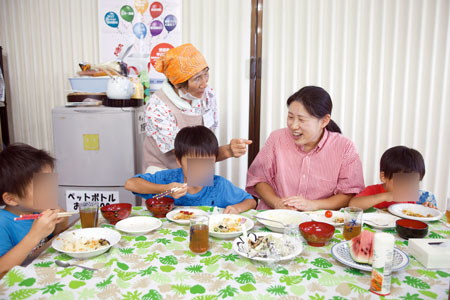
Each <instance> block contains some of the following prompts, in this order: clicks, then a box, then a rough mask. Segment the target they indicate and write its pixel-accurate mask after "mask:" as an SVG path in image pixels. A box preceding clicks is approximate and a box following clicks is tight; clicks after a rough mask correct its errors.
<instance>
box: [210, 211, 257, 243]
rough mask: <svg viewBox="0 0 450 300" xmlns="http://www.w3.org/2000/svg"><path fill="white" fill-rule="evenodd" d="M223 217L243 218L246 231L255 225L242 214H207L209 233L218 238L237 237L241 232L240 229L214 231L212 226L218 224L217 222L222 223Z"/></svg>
mask: <svg viewBox="0 0 450 300" xmlns="http://www.w3.org/2000/svg"><path fill="white" fill-rule="evenodd" d="M225 218H231V219H239V218H241V219H245V223H244V224H243V225H245V228H247V232H249V231H250V230H251V229H252V228H253V226H255V223H254V222H253V221H252V220H251V219H249V218H247V217H244V216H240V215H229V214H215V215H211V216H209V235H210V236H212V237H215V238H218V239H232V238H235V237H238V236H240V235H241V234H242V230H240V231H235V232H214V227H215V226H218V225H219V224H221V223H223V219H225Z"/></svg>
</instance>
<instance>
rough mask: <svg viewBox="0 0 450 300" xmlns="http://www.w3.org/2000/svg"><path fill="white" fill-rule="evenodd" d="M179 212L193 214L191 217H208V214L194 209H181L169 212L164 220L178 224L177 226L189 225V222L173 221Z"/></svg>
mask: <svg viewBox="0 0 450 300" xmlns="http://www.w3.org/2000/svg"><path fill="white" fill-rule="evenodd" d="M180 211H189V212H193V213H194V214H193V216H208V215H209V214H208V213H207V212H206V211H204V210H201V209H196V208H183V209H176V210H172V211H171V212H169V213H168V214H167V215H166V218H167V219H168V220H170V221H172V222H175V223H178V224H182V225H187V224H189V220H175V219H174V218H173V217H174V216H175V215H176V214H177V213H179V212H180Z"/></svg>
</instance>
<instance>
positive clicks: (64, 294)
mask: <svg viewBox="0 0 450 300" xmlns="http://www.w3.org/2000/svg"><path fill="white" fill-rule="evenodd" d="M200 208H201V209H203V210H207V211H212V208H210V207H200ZM256 213H257V211H255V210H252V211H248V212H246V213H244V214H243V215H246V216H250V217H251V216H253V215H255V214H256ZM134 215H144V216H145V215H150V213H149V212H148V211H147V210H146V209H145V208H143V207H134V208H133V212H132V216H134ZM100 224H101V226H103V227H112V226H111V225H109V224H107V223H106V222H105V221H104V220H103V219H101V221H100ZM429 226H430V230H429V235H428V237H432V238H449V237H450V229H449V228H447V227H446V226H445V224H444V223H443V222H440V221H437V222H430V223H429ZM76 228H80V225H79V223H77V224H75V225H74V226H73V228H70V229H69V230H71V229H76ZM366 228H369V229H370V227H366ZM188 229H189V228H188V226H183V225H178V224H176V223H172V222H170V221H168V220H166V219H163V225H162V227H161V228H160V229H158V230H156V231H153V232H151V233H149V234H147V235H142V236H129V235H125V234H122V239H121V241H120V242H119V244H117V245H116V246H115V247H113V248H111V250H110V251H108V252H107V253H105V254H103V255H100V256H97V257H94V258H91V259H87V260H75V259H72V258H70V257H68V256H66V255H64V254H61V253H58V252H57V251H56V250H54V249H53V248H51V247H50V248H48V249H47V250H46V251H45V252H44V253H42V254H41V255H40V256H39V257H38V258H37V259H36V260H35V261H34V262H33V263H32V264H30V265H29V266H27V267H25V268H24V267H15V268H13V269H12V270H10V271H9V272H8V273H7V274H6V275H5V276H4V277H3V279H2V280H1V281H0V298H1V299H127V300H133V299H145V300H157V299H199V300H200V299H204V300H206V299H245V300H251V299H308V300H344V299H348V300H353V299H365V300H367V299H399V300H418V299H424V300H427V299H437V300H442V299H447V297H448V288H449V281H450V270H449V269H446V270H427V269H425V268H424V267H423V266H422V265H421V264H420V263H419V262H418V261H416V260H415V259H414V258H413V257H411V256H410V265H409V266H408V267H407V268H406V269H405V270H403V271H400V272H395V273H393V275H392V288H391V295H389V296H387V297H385V298H383V297H379V296H376V295H375V294H372V293H371V292H369V290H368V289H369V282H370V273H368V272H364V271H359V270H356V269H352V268H349V267H346V266H345V265H342V264H341V263H339V262H337V261H336V260H334V259H333V257H332V256H331V254H330V249H331V246H332V245H333V244H335V243H337V242H340V241H341V240H342V239H343V237H342V227H338V228H337V229H336V233H335V236H334V238H333V240H332V242H331V243H330V244H329V245H327V246H325V247H321V248H315V247H310V246H306V248H305V250H304V251H303V252H302V254H301V255H299V256H298V257H296V258H295V259H294V260H293V261H290V262H286V263H282V264H277V265H266V264H262V263H256V262H253V261H251V260H249V259H245V258H242V257H240V256H239V255H237V254H236V253H234V252H233V250H232V249H231V246H232V244H231V240H218V239H215V238H212V239H211V240H212V246H211V248H210V249H209V251H208V252H207V253H205V254H203V255H195V254H192V253H191V252H190V251H189V247H188V244H189V230H188ZM261 230H264V231H267V229H266V228H265V227H262V226H261V224H259V223H258V222H256V226H255V228H254V230H253V231H261ZM387 231H388V232H391V233H393V234H395V231H392V230H391V231H389V230H387ZM396 246H397V247H398V248H400V249H402V250H404V251H406V246H407V241H404V240H402V239H401V238H399V237H398V236H397V235H396ZM57 259H59V260H63V261H68V262H76V263H79V264H82V265H85V266H89V267H93V268H97V269H98V271H94V272H93V271H87V270H82V269H80V268H77V267H69V268H61V267H58V266H56V265H55V263H54V261H55V260H57Z"/></svg>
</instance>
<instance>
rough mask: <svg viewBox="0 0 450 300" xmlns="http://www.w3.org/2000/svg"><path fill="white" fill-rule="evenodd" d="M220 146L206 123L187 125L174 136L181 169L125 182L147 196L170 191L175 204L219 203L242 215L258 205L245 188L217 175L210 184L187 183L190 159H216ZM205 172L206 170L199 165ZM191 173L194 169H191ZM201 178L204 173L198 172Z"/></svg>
mask: <svg viewBox="0 0 450 300" xmlns="http://www.w3.org/2000/svg"><path fill="white" fill-rule="evenodd" d="M218 153H219V145H218V142H217V138H216V136H215V135H214V133H213V132H212V131H211V130H209V129H208V128H206V127H204V126H194V127H185V128H183V129H181V130H180V131H179V132H178V134H177V136H176V138H175V157H176V160H177V163H178V165H179V166H180V167H181V168H179V169H171V170H163V171H159V172H156V173H155V174H140V175H136V176H135V177H133V178H131V179H129V180H128V181H127V182H126V183H125V189H127V190H129V191H132V192H133V193H134V194H136V195H139V196H141V197H143V198H145V199H148V198H151V197H153V196H154V195H155V194H159V193H162V192H165V191H167V190H170V189H172V188H179V190H178V191H176V192H174V193H171V194H170V196H172V197H173V198H174V199H175V205H180V206H201V205H207V206H218V207H222V208H225V210H224V213H234V214H239V213H241V212H243V211H246V210H249V209H252V208H255V207H256V200H254V199H253V197H252V196H251V195H250V194H248V193H247V192H245V191H244V190H242V189H240V188H238V187H236V186H234V185H233V184H232V183H231V182H230V181H228V180H227V179H225V178H223V177H221V176H217V175H214V177H213V182H211V185H210V186H187V185H186V184H185V183H186V182H187V174H188V164H189V166H190V167H192V166H195V165H194V163H188V160H189V159H195V160H196V161H198V160H201V159H205V161H206V160H208V159H209V160H213V162H215V161H216V159H217V155H218ZM199 170H200V171H199V172H200V173H203V172H205V170H206V169H203V168H199ZM190 171H191V173H192V171H193V170H190ZM195 175H196V176H197V175H198V176H199V177H202V176H203V175H204V174H195Z"/></svg>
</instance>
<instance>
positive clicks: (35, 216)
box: [14, 211, 78, 221]
mask: <svg viewBox="0 0 450 300" xmlns="http://www.w3.org/2000/svg"><path fill="white" fill-rule="evenodd" d="M75 214H78V212H77V211H68V212H60V213H58V218H64V217H70V216H72V215H75ZM40 216H42V214H31V215H20V216H19V217H16V218H14V221H22V220H35V219H38V218H39V217H40Z"/></svg>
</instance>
